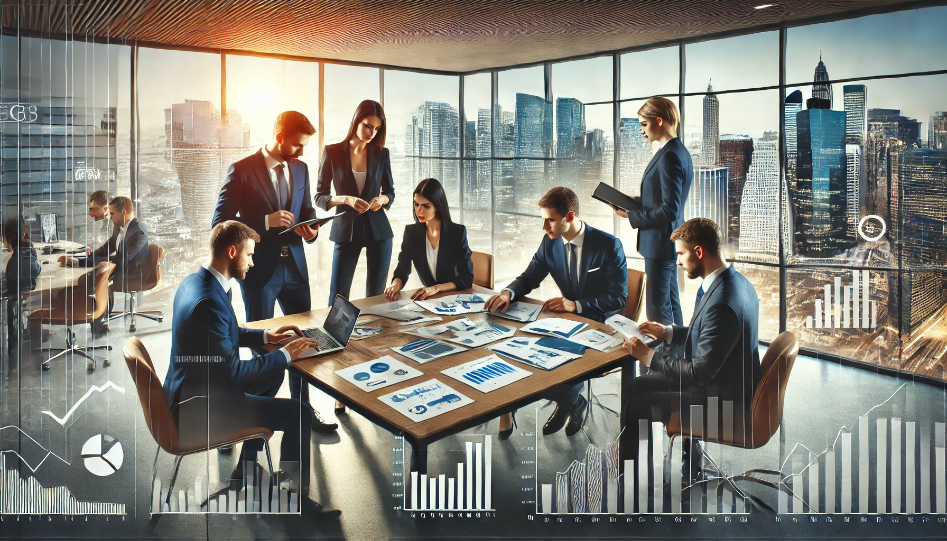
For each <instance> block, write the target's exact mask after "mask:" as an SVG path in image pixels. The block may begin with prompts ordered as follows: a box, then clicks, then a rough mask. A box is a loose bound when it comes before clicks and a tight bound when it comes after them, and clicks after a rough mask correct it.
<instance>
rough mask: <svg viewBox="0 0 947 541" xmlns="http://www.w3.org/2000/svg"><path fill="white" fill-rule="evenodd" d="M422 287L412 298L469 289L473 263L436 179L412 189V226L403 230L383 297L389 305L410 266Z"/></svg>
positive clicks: (463, 229)
mask: <svg viewBox="0 0 947 541" xmlns="http://www.w3.org/2000/svg"><path fill="white" fill-rule="evenodd" d="M412 263H414V268H415V270H417V271H418V278H420V279H421V283H422V284H424V287H422V288H421V289H418V290H417V291H416V292H415V293H414V294H413V295H412V296H411V298H412V299H415V300H424V299H426V298H428V297H430V296H432V295H436V294H438V293H442V292H444V291H453V290H455V289H460V290H463V289H470V288H471V286H472V285H473V262H471V260H470V248H469V247H468V246H467V228H466V227H464V226H462V225H460V224H456V223H454V222H453V221H452V220H451V217H450V209H449V208H448V204H447V194H446V193H444V188H443V187H442V186H441V183H440V182H438V181H437V180H436V179H433V178H427V179H424V180H422V181H421V182H420V183H419V184H418V186H417V188H415V189H414V223H413V224H410V225H406V226H404V236H403V237H402V239H401V253H399V254H398V266H397V267H396V268H395V272H394V275H393V277H392V279H391V285H390V286H388V289H386V290H385V297H387V298H388V300H390V301H393V300H396V299H398V298H399V297H400V293H399V292H400V291H401V289H402V288H403V287H404V284H405V282H407V281H408V276H410V275H411V264H412Z"/></svg>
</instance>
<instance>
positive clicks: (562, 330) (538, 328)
mask: <svg viewBox="0 0 947 541" xmlns="http://www.w3.org/2000/svg"><path fill="white" fill-rule="evenodd" d="M588 326H589V324H588V323H582V322H581V321H573V320H571V319H564V318H561V317H547V318H546V319H540V320H539V321H534V322H532V323H527V324H526V325H523V326H522V327H520V330H521V331H524V332H530V333H533V334H544V335H546V336H555V337H558V338H571V337H572V336H574V335H575V334H576V333H578V332H579V331H581V330H582V329H584V328H586V327H588Z"/></svg>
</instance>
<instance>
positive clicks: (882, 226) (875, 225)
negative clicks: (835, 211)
mask: <svg viewBox="0 0 947 541" xmlns="http://www.w3.org/2000/svg"><path fill="white" fill-rule="evenodd" d="M866 225H867V227H866ZM887 230H888V224H886V223H885V220H884V218H882V217H881V216H878V215H877V214H869V215H868V216H865V217H864V218H862V219H861V221H859V222H858V234H859V235H860V236H861V238H863V239H865V240H867V241H868V242H875V241H876V240H881V237H883V236H884V234H885V231H887ZM872 233H875V235H874V236H871V234H872Z"/></svg>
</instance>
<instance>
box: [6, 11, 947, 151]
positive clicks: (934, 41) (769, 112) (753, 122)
mask: <svg viewBox="0 0 947 541" xmlns="http://www.w3.org/2000/svg"><path fill="white" fill-rule="evenodd" d="M944 28H947V7H934V8H926V9H922V10H909V11H904V12H897V13H891V14H882V15H873V16H870V17H862V18H858V19H850V20H844V21H836V22H831V23H825V24H817V25H809V26H802V27H793V28H790V29H788V31H787V43H786V80H787V81H788V82H789V83H790V84H795V83H809V82H811V80H812V77H813V72H814V70H815V66H816V65H817V64H818V62H819V58H820V55H821V58H822V61H823V62H824V63H825V65H826V67H827V69H828V73H829V76H830V77H831V78H832V79H847V78H858V77H869V76H877V75H889V74H898V73H907V72H921V71H933V70H943V69H947V55H945V54H944V51H945V50H947V32H944V30H943V29H944ZM12 39H14V38H11V37H4V38H3V40H4V41H3V43H4V45H5V46H4V47H3V49H4V50H3V57H4V64H5V65H9V64H8V63H7V62H9V61H11V60H12V59H11V58H9V57H10V54H9V53H10V51H11V50H13V51H15V47H11V46H10V45H13V46H15V42H11V41H10V40H12ZM24 41H25V42H26V43H27V44H28V46H25V47H23V48H21V51H22V52H21V54H22V55H24V57H23V59H22V60H23V62H22V64H21V65H22V66H23V68H22V70H23V73H22V74H21V77H20V79H21V80H23V81H26V83H24V85H23V86H26V85H27V84H31V85H32V86H33V87H37V86H40V85H37V84H36V83H35V81H37V80H38V79H39V78H41V77H44V76H45V78H46V80H48V81H50V82H48V83H43V84H41V86H42V93H43V95H46V96H48V95H49V94H53V95H56V94H60V93H64V92H65V91H66V89H67V87H69V86H71V88H70V89H71V90H73V91H74V94H75V97H74V100H75V102H76V103H77V104H80V103H81V104H84V105H88V104H89V103H92V104H94V105H95V106H97V107H104V106H106V105H108V104H112V105H113V106H118V107H119V108H120V109H123V108H127V106H128V99H127V96H128V82H127V81H128V76H129V70H128V62H127V60H128V49H127V48H125V47H119V46H112V47H106V46H102V45H94V46H92V45H90V46H86V45H85V44H82V43H77V44H75V45H74V46H73V45H66V44H63V43H62V42H59V43H56V42H53V44H52V45H48V46H45V47H43V46H40V45H39V41H38V40H24ZM29 42H33V43H32V44H30V43H29ZM45 43H49V42H48V41H47V42H45ZM778 49H779V47H778V32H764V33H758V34H751V35H747V36H738V37H734V38H727V39H722V40H713V41H707V42H699V43H694V44H688V45H687V46H686V47H685V54H686V61H687V69H686V75H687V78H686V80H685V90H686V91H687V92H703V91H705V90H706V88H707V84H708V83H709V82H712V83H713V87H714V90H715V91H722V90H727V89H737V88H756V87H761V86H770V85H775V84H778ZM14 55H15V53H14ZM70 57H71V60H70V59H69V58H70ZM14 59H15V56H14ZM678 59H679V50H678V48H677V47H665V48H661V49H653V50H649V51H642V52H634V53H629V54H626V55H622V58H621V67H622V72H621V96H622V97H623V98H631V97H636V98H637V97H646V96H649V95H653V94H676V93H677V90H678V88H677V86H678V77H679V65H678V64H679V62H678ZM139 61H140V64H139V74H138V77H139V79H138V82H139V84H138V97H139V104H140V118H141V129H142V133H143V134H144V135H146V136H147V135H149V134H160V133H163V131H164V109H165V108H166V107H168V106H170V105H171V104H172V103H179V102H183V101H184V100H185V99H194V100H209V101H211V102H213V103H214V104H215V105H216V106H217V107H219V106H220V102H221V96H220V90H221V89H220V70H221V62H220V56H219V55H216V54H212V53H194V52H183V51H171V50H156V49H147V48H142V49H141V50H140V52H139ZM59 66H62V67H59ZM5 71H6V74H5V76H4V96H5V98H6V97H7V96H8V95H9V94H10V87H11V80H10V79H11V78H10V77H9V74H10V72H9V70H5ZM325 73H326V81H325V93H326V95H325V115H326V118H325V131H326V134H325V136H326V141H327V142H334V141H335V140H336V139H339V138H341V137H342V136H343V135H344V133H345V131H346V129H347V128H348V124H349V122H350V120H351V116H352V113H353V111H354V109H355V106H356V105H357V104H358V102H359V101H361V100H362V99H375V100H377V99H379V97H380V90H379V87H380V79H381V78H380V77H379V71H378V70H377V69H375V68H360V67H351V66H339V65H331V64H327V65H326V67H325ZM384 78H385V83H384V92H385V105H386V112H387V115H388V117H389V134H390V135H389V137H391V138H392V141H393V142H397V141H398V140H400V139H403V136H404V126H405V125H406V124H407V123H408V122H409V121H410V115H411V113H412V112H413V111H414V110H416V109H417V107H418V106H419V105H421V104H422V103H423V102H424V101H442V102H447V103H450V104H451V105H453V106H454V107H457V106H458V105H459V104H458V100H459V88H458V82H459V77H454V76H435V75H426V74H416V73H409V72H399V71H393V70H389V71H386V72H385V74H384ZM101 81H111V82H110V83H107V84H103V83H102V82H101ZM227 81H228V85H229V86H230V88H229V89H228V95H227V107H228V108H229V109H236V110H239V111H240V113H241V116H242V118H243V121H244V122H248V123H249V124H250V126H251V138H252V139H253V140H254V141H255V142H256V141H262V140H263V139H266V138H268V137H269V131H270V129H271V126H272V122H273V118H274V117H275V114H276V113H278V112H279V111H281V110H285V109H296V110H299V111H302V112H303V113H305V114H306V115H307V116H309V117H310V120H312V121H313V123H314V124H316V123H317V122H318V85H319V81H318V64H316V63H308V62H285V61H281V60H273V59H262V58H252V57H241V56H228V57H227ZM13 82H14V83H15V80H14V81H13ZM856 82H857V81H856ZM864 84H866V85H867V86H868V107H869V108H877V107H882V108H895V109H901V110H902V114H904V115H906V116H910V117H913V118H917V119H918V120H920V121H921V122H923V123H924V124H923V133H922V137H923V138H926V135H927V134H926V130H927V123H928V121H929V117H930V115H931V114H932V113H933V112H935V111H941V110H945V109H947V97H945V96H947V92H945V88H947V76H945V75H938V76H929V77H915V78H900V79H887V80H872V81H867V82H865V83H864ZM841 86H842V85H841V84H836V85H833V91H834V94H835V104H834V107H835V108H836V109H841V108H842V101H841V99H842V89H841ZM611 88H612V61H611V58H610V57H602V58H592V59H588V60H581V61H572V62H565V63H558V64H554V65H553V68H552V91H553V95H554V97H556V98H558V97H572V98H576V99H579V100H580V101H583V102H586V103H588V102H596V101H608V100H610V99H611V92H612V91H611ZM794 88H795V87H790V88H787V93H788V92H791V91H792V90H793V89H794ZM802 91H803V96H804V98H805V97H809V88H808V87H803V88H802ZM498 92H499V94H498V102H499V104H500V105H501V107H503V109H504V110H509V111H512V110H514V108H515V94H516V93H518V92H522V93H527V94H532V95H537V96H542V95H544V81H543V68H542V67H541V66H535V67H530V68H524V69H516V70H508V71H504V72H501V73H500V75H499V85H498ZM32 93H33V92H31V94H32ZM718 98H719V100H720V118H721V119H720V124H721V126H720V133H721V134H724V133H738V134H747V135H751V136H754V137H758V136H760V135H762V133H763V132H764V131H770V130H775V129H777V127H778V115H779V109H778V106H779V103H778V102H779V98H778V93H777V92H776V91H775V90H769V91H757V92H741V93H734V94H721V95H719V96H718ZM465 99H466V108H467V109H468V111H467V115H468V119H470V120H473V119H475V118H476V116H475V115H476V113H475V112H474V111H475V110H476V109H479V108H486V107H489V102H490V77H489V74H480V75H475V76H470V77H468V78H467V83H466V87H465ZM701 103H702V97H701V96H696V97H688V98H687V99H686V100H685V126H684V130H683V132H684V133H687V134H689V133H699V132H700V127H701V121H702V119H701V116H702V107H701ZM639 106H640V102H639V101H635V102H630V103H623V104H621V105H620V107H621V112H620V114H621V116H622V117H626V116H634V113H635V112H636V111H637V108H638V107H639ZM586 124H587V127H588V128H589V129H592V128H602V129H605V130H606V133H607V132H608V131H609V130H610V128H611V107H610V106H608V105H603V106H594V107H587V110H586Z"/></svg>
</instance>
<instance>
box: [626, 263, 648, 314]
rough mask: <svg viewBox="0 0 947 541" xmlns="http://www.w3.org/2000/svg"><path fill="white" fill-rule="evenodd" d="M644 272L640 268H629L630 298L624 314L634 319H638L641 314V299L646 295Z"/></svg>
mask: <svg viewBox="0 0 947 541" xmlns="http://www.w3.org/2000/svg"><path fill="white" fill-rule="evenodd" d="M644 280H645V277H644V273H643V272H641V271H640V270H635V269H628V300H627V301H625V309H624V310H623V311H622V315H623V316H625V317H627V318H628V319H630V320H632V321H638V318H639V317H640V316H641V305H642V302H641V299H642V298H643V297H644Z"/></svg>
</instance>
